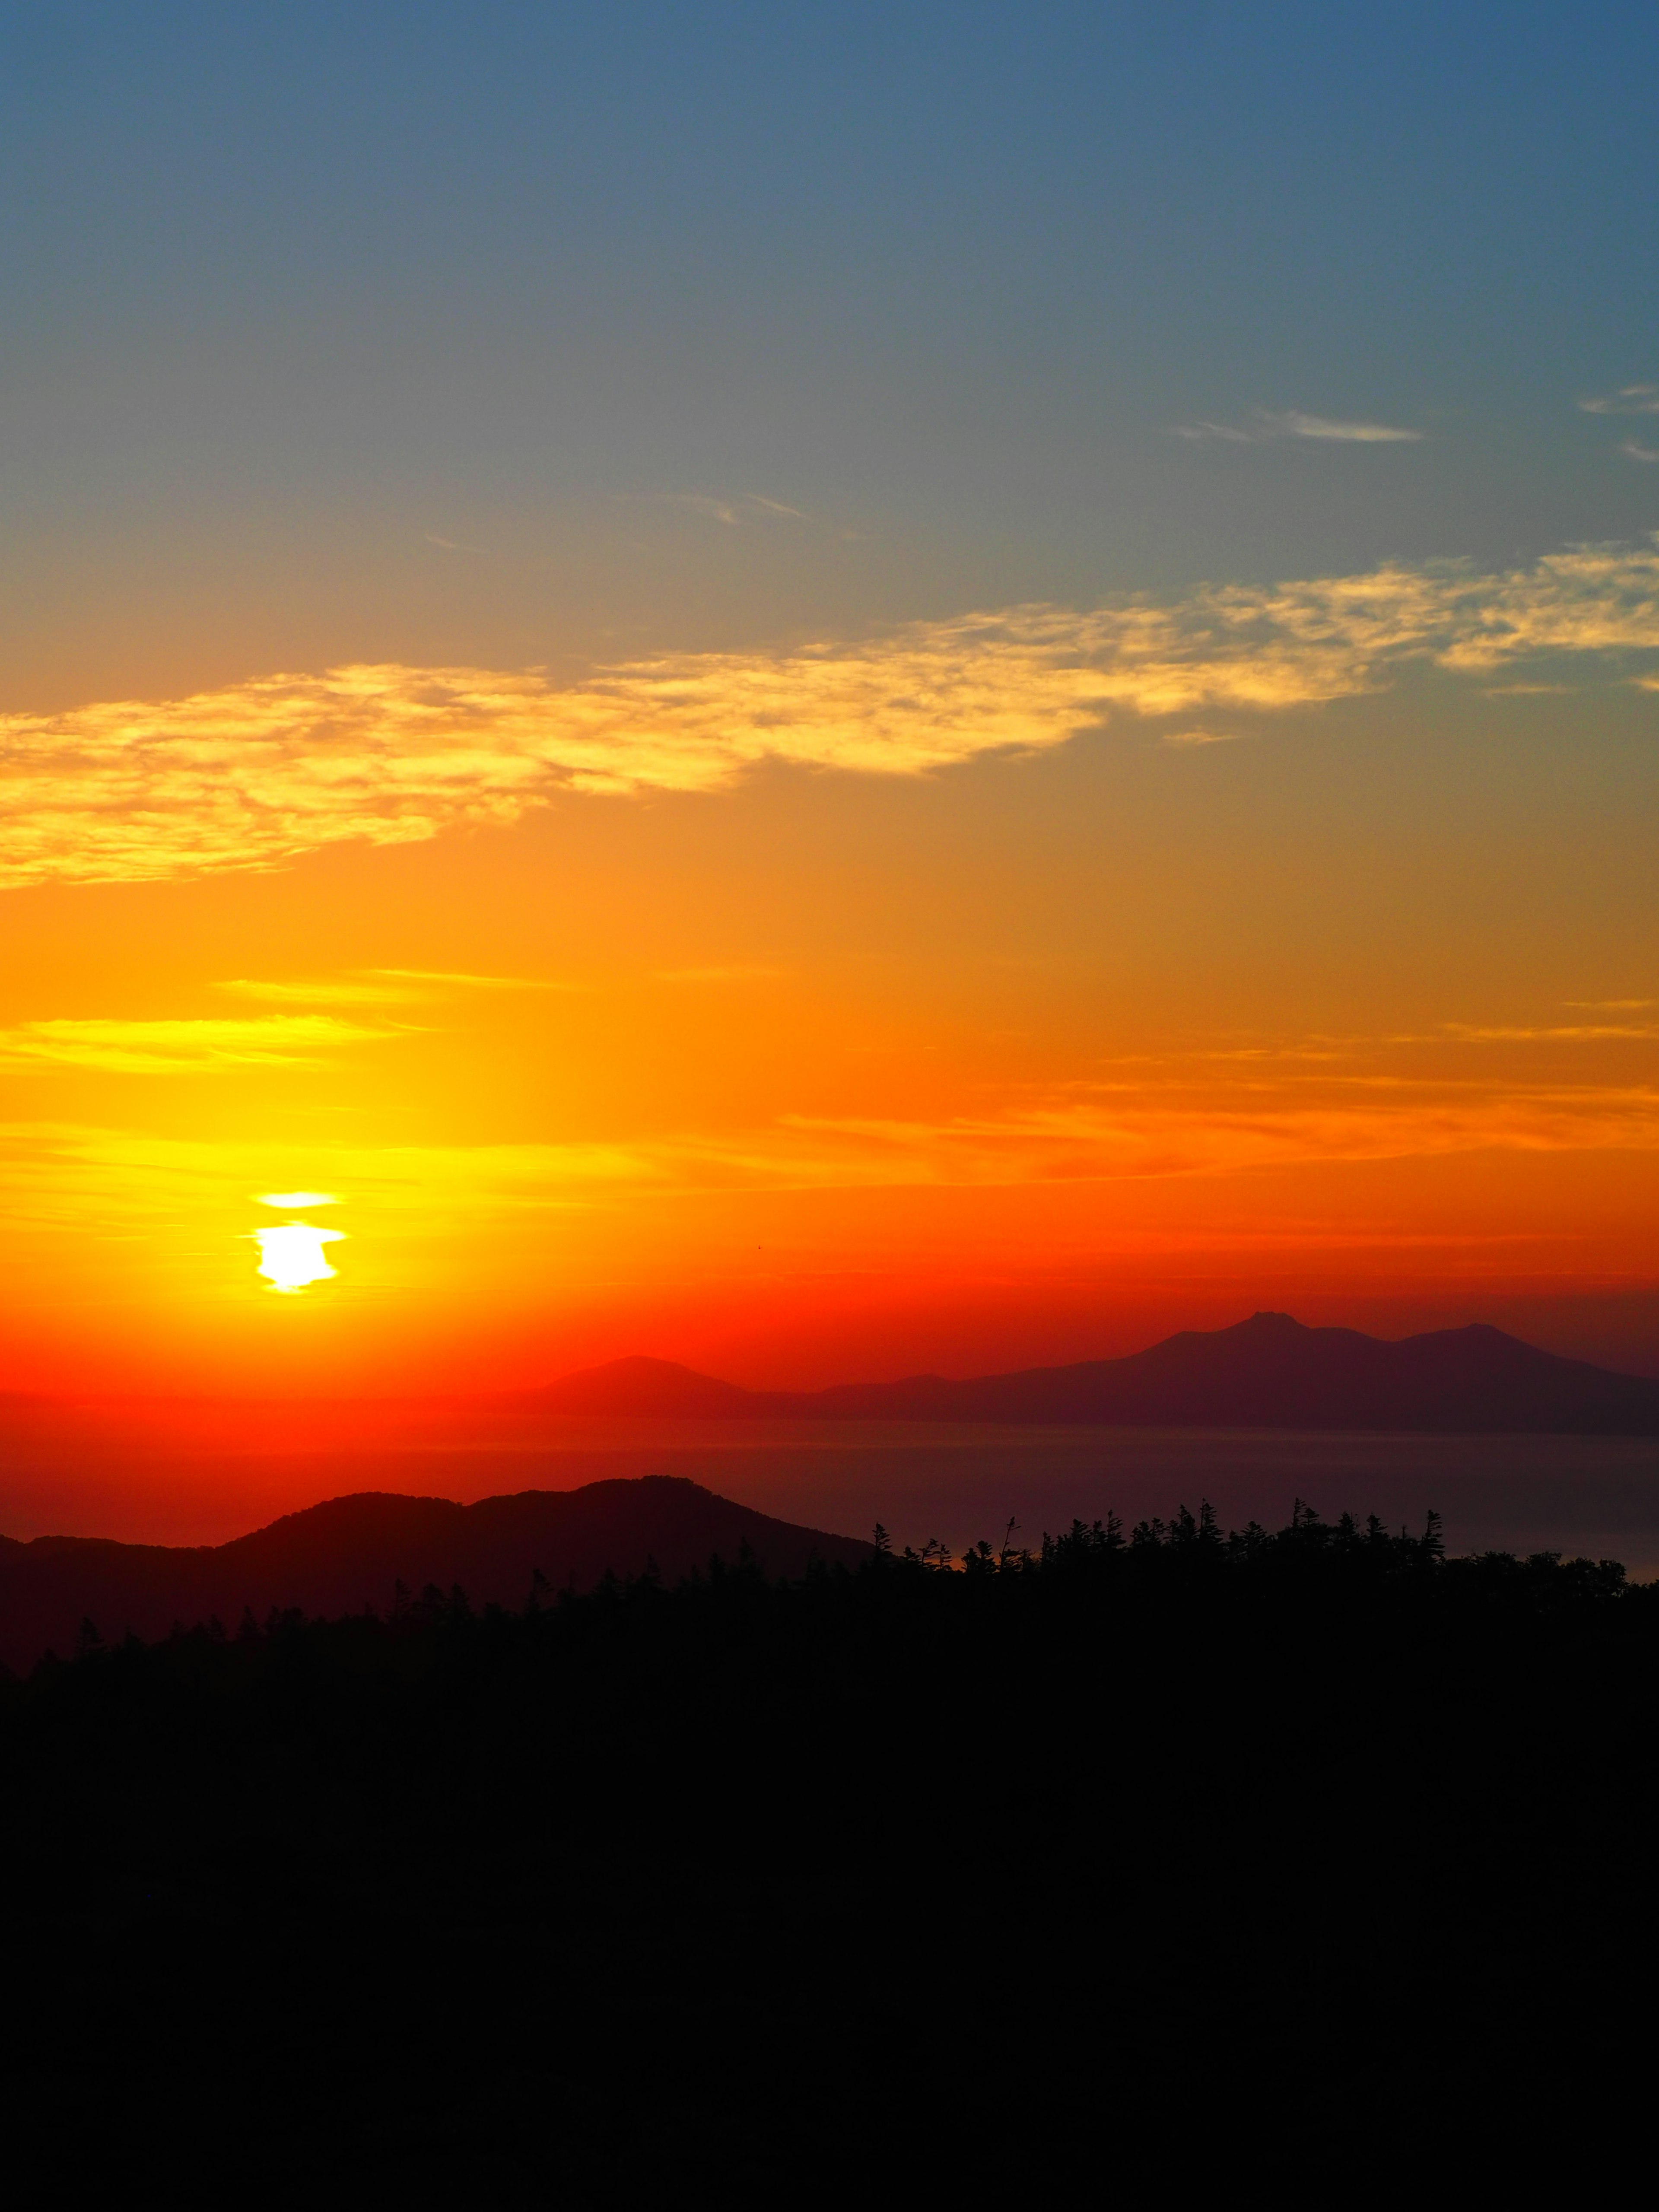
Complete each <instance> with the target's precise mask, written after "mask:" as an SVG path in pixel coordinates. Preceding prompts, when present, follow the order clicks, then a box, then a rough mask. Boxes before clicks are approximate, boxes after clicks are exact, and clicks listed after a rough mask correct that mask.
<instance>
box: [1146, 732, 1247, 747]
mask: <svg viewBox="0 0 1659 2212" xmlns="http://www.w3.org/2000/svg"><path fill="white" fill-rule="evenodd" d="M1237 735H1238V732H1237V730H1165V731H1164V732H1162V733H1161V738H1160V742H1161V743H1162V744H1166V745H1225V744H1231V743H1232V740H1233V739H1234V738H1236V737H1237Z"/></svg>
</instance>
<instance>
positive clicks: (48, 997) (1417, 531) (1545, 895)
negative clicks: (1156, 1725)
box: [0, 0, 1659, 1395]
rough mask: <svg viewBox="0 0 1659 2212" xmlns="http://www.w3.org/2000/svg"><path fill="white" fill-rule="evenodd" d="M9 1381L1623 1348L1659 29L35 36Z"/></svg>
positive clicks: (767, 21) (9, 169)
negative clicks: (1441, 1345)
mask: <svg viewBox="0 0 1659 2212" xmlns="http://www.w3.org/2000/svg"><path fill="white" fill-rule="evenodd" d="M0 170H3V179H4V181H3V190H0V299H3V307H4V313H3V317H0V332H3V335H0V347H3V359H4V374H3V379H0V423H3V450H4V455H5V467H4V471H3V476H0V581H3V588H0V931H3V936H0V945H3V947H4V958H3V963H0V1214H3V1218H4V1220H5V1224H6V1233H5V1250H6V1261H7V1264H6V1267H5V1269H4V1273H3V1278H0V1389H10V1390H23V1391H37V1390H52V1391H57V1390H63V1391H70V1390H73V1391H84V1390H94V1391H126V1390H138V1391H144V1392H156V1393H190V1394H196V1393H204V1394H215V1393H231V1394H235V1395H243V1394H246V1395H268V1394H271V1393H283V1394H285V1393H294V1392H315V1393H318V1394H321V1395H328V1394H333V1393H342V1392H344V1393H359V1392H361V1393H365V1394H371V1395H373V1394H380V1393H386V1392H404V1391H428V1390H435V1391H436V1390H446V1391H447V1390H456V1389H493V1388H497V1387H509V1388H510V1387H517V1386H520V1385H525V1384H529V1383H538V1382H542V1381H545V1380H548V1379H550V1378H551V1377H552V1376H556V1375H557V1374H559V1373H561V1372H562V1371H564V1370H568V1369H569V1368H572V1367H575V1366H579V1365H581V1364H586V1363H587V1362H590V1361H592V1360H598V1359H601V1358H611V1357H614V1356H617V1355H619V1354H622V1353H627V1352H651V1353H655V1354H658V1355H660V1356H663V1357H666V1358H679V1359H684V1360H687V1361H689V1362H690V1363H691V1364H695V1365H697V1366H700V1367H704V1368H707V1369H710V1370H714V1371H715V1372H718V1373H721V1374H725V1375H728V1376H732V1378H733V1379H736V1380H739V1381H744V1382H750V1383H800V1384H807V1383H827V1382H830V1381H836V1380H842V1379H854V1378H856V1377H860V1376H886V1375H894V1374H901V1373H905V1372H908V1371H912V1370H916V1369H919V1368H932V1369H937V1370H941V1371H945V1372H951V1373H970V1372H975V1371H981V1370H986V1369H988V1368H994V1367H1000V1366H1012V1365H1017V1364H1031V1363H1035V1362H1037V1361H1042V1360H1051V1359H1071V1358H1085V1357H1089V1356H1094V1355H1099V1354H1103V1353H1106V1352H1119V1351H1127V1350H1130V1349H1133V1348H1134V1347H1135V1346H1139V1345H1140V1344H1143V1343H1146V1342H1147V1341H1149V1340H1152V1338H1154V1337H1156V1336H1158V1335H1160V1334H1166V1333H1168V1331H1170V1329H1173V1328H1180V1327H1186V1326H1198V1327H1214V1326H1218V1325H1220V1324H1222V1323H1225V1322H1231V1321H1234V1320H1237V1319H1238V1318H1239V1317H1241V1316H1243V1315H1245V1314H1248V1313H1249V1312H1250V1311H1252V1310H1255V1309H1256V1308H1258V1307H1262V1306H1272V1307H1277V1308H1285V1309H1287V1310H1291V1311H1292V1312H1295V1313H1297V1315H1298V1316H1301V1317H1302V1318H1304V1319H1305V1320H1310V1321H1343V1322H1352V1323H1354V1324H1356V1325H1358V1326H1361V1327H1365V1328H1376V1329H1377V1330H1379V1331H1380V1332H1382V1333H1383V1334H1402V1333H1404V1332H1405V1331H1406V1330H1407V1329H1410V1328H1420V1327H1430V1326H1437V1325H1439V1324H1441V1323H1443V1322H1462V1321H1466V1320H1470V1319H1476V1318H1479V1319H1486V1320H1491V1321H1496V1322H1501V1323H1503V1324H1504V1325H1505V1326H1508V1327H1511V1328H1516V1330H1517V1331H1519V1332H1520V1333H1522V1334H1527V1335H1529V1336H1531V1337H1533V1338H1534V1340H1537V1341H1540V1342H1543V1343H1547V1344H1549V1345H1551V1346H1554V1347H1555V1348H1558V1349H1562V1350H1568V1351H1573V1352H1581V1353H1583V1354H1585V1355H1587V1356H1591V1357H1595V1358H1603V1359H1605V1360H1607V1361H1608V1362H1609V1363H1611V1364H1620V1365H1624V1366H1627V1367H1632V1368H1637V1369H1642V1370H1646V1371H1649V1372H1659V937H1656V924H1659V854H1656V834H1655V833H1656V823H1659V537H1656V534H1655V533H1656V532H1659V318H1656V290H1655V270H1656V268H1659V15H1656V14H1655V12H1654V11H1653V9H1651V8H1650V7H1638V6H1634V5H1622V4H1609V5H1606V6H1603V7H1601V8H1597V9H1588V10H1587V9H1583V8H1573V7H1569V6H1566V5H1565V4H1553V3H1552V4H1541V5H1533V6H1518V7H1517V6H1515V5H1505V6H1499V5H1497V4H1495V0H1494V4H1461V5H1460V4H1445V0H1442V4H1438V5H1435V6H1428V5H1417V4H1409V0H1395V4H1392V5H1390V6H1388V7H1383V6H1377V5H1361V6H1353V7H1347V8H1341V9H1337V8H1333V7H1331V6H1330V5H1328V4H1323V5H1320V6H1313V5H1307V4H1301V0H1284V3H1283V4H1278V3H1277V0H1275V4H1272V5H1267V6H1262V5H1255V6H1245V5H1243V4H1224V3H1223V0H1216V4H1204V3H1203V0H1146V4H1123V5H1113V4H1109V0H1096V4H1092V5H1089V6H1071V5H1052V6H1044V5H1042V4H1028V5H1025V6H1023V7H1020V8H1013V7H1010V6H1006V5H1002V6H996V7H991V6H978V5H974V4H968V0H957V4H955V5H951V6H943V5H932V4H921V3H920V0H917V4H904V3H903V0H901V4H898V5H894V4H891V0H889V4H886V5H884V6H881V7H874V6H866V5H863V4H860V3H859V0H842V4H838V5H836V6H835V7H834V8H829V7H818V6H811V5H808V6H802V7H795V8H787V9H786V8H779V7H776V6H770V7H759V6H746V7H731V6H721V5H718V4H708V5H702V6H698V7H695V8H694V7H690V6H686V5H683V4H673V5H656V6H635V5H629V4H612V5H611V6H608V7H605V8H575V7H566V6H557V5H551V4H534V5H532V4H518V0H481V4H475V5H473V6H471V7H465V8H463V7H461V6H459V5H458V4H455V0H397V4H395V5H392V4H381V0H352V4H351V5H349V6H348V7H345V8H341V7H339V6H338V5H332V6H329V7H324V6H321V5H315V4H312V3H311V0H288V4H285V5H283V6H282V7H281V8H277V7H274V6H263V5H255V6H235V7H226V6H224V5H222V4H220V5H217V6H206V5H201V6H197V5H190V6H181V5H173V4H168V0H152V4H148V5H146V6H144V7H143V8H135V7H132V6H130V5H117V4H85V5H81V4H73V0H70V3H69V4H63V5H46V4H39V5H34V4H27V5H21V4H0ZM273 1201H274V1202H273ZM295 1225H300V1227H301V1231H303V1230H304V1229H305V1228H307V1227H308V1228H309V1229H310V1230H312V1231H317V1232H319V1234H318V1235H317V1236H315V1237H307V1236H305V1235H304V1234H303V1233H301V1235H299V1236H298V1237H297V1238H295V1237H290V1238H289V1240H288V1241H287V1242H286V1243H284V1242H283V1239H282V1238H281V1237H277V1238H275V1239H273V1238H272V1237H270V1235H269V1234H267V1236H266V1237H265V1238H264V1240H263V1242H262V1241H261V1239H260V1238H259V1237H258V1233H257V1232H258V1231H267V1232H270V1231H282V1230H284V1229H289V1228H292V1227H294V1226H295ZM321 1232H328V1234H327V1236H326V1237H325V1236H324V1235H322V1234H321ZM283 1255H286V1257H284V1256H283ZM296 1255H297V1257H296ZM312 1261H314V1267H312V1266H310V1264H309V1263H310V1262H312ZM262 1262H263V1263H264V1265H265V1266H266V1267H267V1269H268V1271H269V1272H267V1273H261V1272H260V1270H261V1266H262ZM284 1267H288V1268H289V1269H290V1270H291V1271H292V1272H295V1273H298V1274H299V1275H301V1276H303V1275H305V1274H306V1273H308V1272H309V1273H312V1274H313V1279H311V1280H309V1281H301V1282H298V1283H295V1284H291V1285H289V1286H288V1287H283V1284H282V1283H281V1281H280V1280H278V1279H276V1277H280V1276H281V1274H282V1273H283V1268H284ZM329 1270H331V1271H332V1272H327V1271H329Z"/></svg>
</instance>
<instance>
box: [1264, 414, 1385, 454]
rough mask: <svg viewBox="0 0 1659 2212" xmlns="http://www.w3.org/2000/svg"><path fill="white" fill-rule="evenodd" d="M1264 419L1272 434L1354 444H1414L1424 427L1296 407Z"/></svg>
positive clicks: (1265, 416)
mask: <svg viewBox="0 0 1659 2212" xmlns="http://www.w3.org/2000/svg"><path fill="white" fill-rule="evenodd" d="M1261 419H1262V421H1263V422H1265V423H1266V424H1267V427H1268V432H1269V435H1278V436H1280V437H1285V438H1322V439H1334V440H1335V441H1338V442H1339V443H1341V444H1345V445H1353V446H1401V445H1410V446H1414V445H1418V444H1420V443H1421V441H1422V438H1423V433H1422V431H1421V430H1401V429H1396V428H1395V427H1394V425H1393V424H1391V423H1388V422H1331V421H1329V420H1328V418H1327V417H1326V416H1323V415H1303V414H1299V413H1297V410H1295V409H1293V408H1292V409H1291V410H1288V411H1287V412H1286V413H1285V414H1283V415H1264V416H1262V418H1261Z"/></svg>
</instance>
